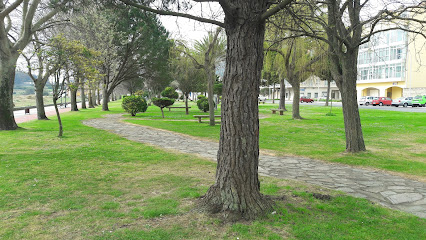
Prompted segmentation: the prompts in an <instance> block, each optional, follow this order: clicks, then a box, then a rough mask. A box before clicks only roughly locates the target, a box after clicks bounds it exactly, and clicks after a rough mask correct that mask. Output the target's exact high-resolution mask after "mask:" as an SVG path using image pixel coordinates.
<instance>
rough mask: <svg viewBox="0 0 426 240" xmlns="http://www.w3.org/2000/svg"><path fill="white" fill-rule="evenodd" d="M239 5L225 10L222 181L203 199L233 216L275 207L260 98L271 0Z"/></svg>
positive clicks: (240, 1)
mask: <svg viewBox="0 0 426 240" xmlns="http://www.w3.org/2000/svg"><path fill="white" fill-rule="evenodd" d="M234 4H235V6H239V7H238V8H236V9H231V10H229V11H225V30H226V35H227V53H226V68H225V75H224V80H223V100H222V108H221V111H222V124H221V131H220V141H219V151H218V159H217V170H216V183H215V184H214V185H212V186H211V187H210V188H209V190H208V191H207V193H206V195H205V196H204V197H203V198H202V199H201V206H203V207H205V208H206V209H207V210H209V211H211V212H214V213H218V212H222V213H224V214H225V216H227V217H228V218H231V219H234V218H244V219H253V218H255V217H257V216H259V215H263V214H265V213H266V212H267V211H269V210H271V207H272V201H270V200H269V199H268V198H266V197H264V196H263V195H262V194H261V193H260V183H259V179H258V164H259V115H258V103H257V101H258V99H257V97H258V95H259V82H260V77H261V69H262V65H263V40H264V33H265V22H264V21H263V20H261V19H260V16H261V14H262V13H263V12H264V11H265V10H266V7H267V1H258V0H237V1H234ZM223 7H225V8H226V7H227V6H223Z"/></svg>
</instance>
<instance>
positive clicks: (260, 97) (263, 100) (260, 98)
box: [258, 96, 266, 102]
mask: <svg viewBox="0 0 426 240" xmlns="http://www.w3.org/2000/svg"><path fill="white" fill-rule="evenodd" d="M258 100H259V102H265V101H266V97H264V96H259V98H258Z"/></svg>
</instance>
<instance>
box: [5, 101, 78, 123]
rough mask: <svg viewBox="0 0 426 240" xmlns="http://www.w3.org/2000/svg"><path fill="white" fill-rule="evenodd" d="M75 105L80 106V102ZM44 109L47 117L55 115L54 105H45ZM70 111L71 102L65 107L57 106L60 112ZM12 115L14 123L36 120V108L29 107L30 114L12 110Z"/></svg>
mask: <svg viewBox="0 0 426 240" xmlns="http://www.w3.org/2000/svg"><path fill="white" fill-rule="evenodd" d="M77 107H78V108H81V103H77ZM44 111H45V113H46V116H47V117H50V116H56V111H55V107H54V106H49V107H45V108H44ZM69 111H71V104H67V108H59V112H60V113H64V112H69ZM13 115H14V116H15V121H16V123H18V124H19V123H23V122H28V121H32V120H37V109H36V108H31V109H30V114H25V111H24V110H18V111H14V112H13Z"/></svg>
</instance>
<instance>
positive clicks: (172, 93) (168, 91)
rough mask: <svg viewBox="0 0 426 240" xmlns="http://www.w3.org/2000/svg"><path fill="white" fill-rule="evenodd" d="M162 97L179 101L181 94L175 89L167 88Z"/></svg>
mask: <svg viewBox="0 0 426 240" xmlns="http://www.w3.org/2000/svg"><path fill="white" fill-rule="evenodd" d="M161 96H163V98H171V99H177V98H178V97H179V94H178V93H177V92H176V91H175V89H174V88H172V87H166V89H164V90H163V91H162V92H161Z"/></svg>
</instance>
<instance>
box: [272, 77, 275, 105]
mask: <svg viewBox="0 0 426 240" xmlns="http://www.w3.org/2000/svg"><path fill="white" fill-rule="evenodd" d="M272 103H273V104H275V82H274V87H273V88H272Z"/></svg>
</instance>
